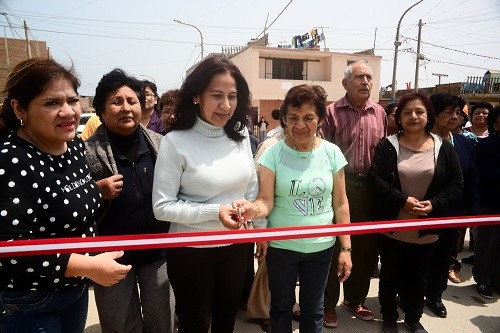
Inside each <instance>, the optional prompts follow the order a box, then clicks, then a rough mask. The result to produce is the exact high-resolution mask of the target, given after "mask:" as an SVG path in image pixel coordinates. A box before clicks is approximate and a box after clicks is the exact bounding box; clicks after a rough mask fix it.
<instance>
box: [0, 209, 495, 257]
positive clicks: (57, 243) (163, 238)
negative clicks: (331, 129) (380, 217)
mask: <svg viewBox="0 0 500 333" xmlns="http://www.w3.org/2000/svg"><path fill="white" fill-rule="evenodd" d="M492 224H500V215H481V216H460V217H448V218H435V219H411V220H395V221H377V222H359V223H351V224H331V225H324V226H308V227H289V228H265V229H253V230H221V231H207V232H192V233H165V234H141V235H121V236H98V237H91V238H79V237H76V238H50V239H31V240H15V241H0V257H13V256H28V255H41V254H50V253H84V252H102V251H115V250H142V249H155V248H170V247H183V246H203V245H216V244H233V243H251V242H258V241H270V240H283V239H297V238H311V237H322V236H338V235H347V234H349V235H357V234H370V233H380V232H388V231H403V230H415V229H436V228H454V227H465V226H483V225H492Z"/></svg>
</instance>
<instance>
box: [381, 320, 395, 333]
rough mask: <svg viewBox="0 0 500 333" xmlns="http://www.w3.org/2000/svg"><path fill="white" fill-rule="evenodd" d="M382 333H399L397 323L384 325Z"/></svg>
mask: <svg viewBox="0 0 500 333" xmlns="http://www.w3.org/2000/svg"><path fill="white" fill-rule="evenodd" d="M382 333H399V331H398V324H397V323H385V322H384V323H383V325H382Z"/></svg>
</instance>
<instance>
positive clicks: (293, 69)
mask: <svg viewBox="0 0 500 333" xmlns="http://www.w3.org/2000/svg"><path fill="white" fill-rule="evenodd" d="M272 68H273V69H272V71H273V72H272V78H273V79H282V80H283V79H284V80H303V70H304V61H303V60H299V59H279V58H274V59H273V67H272ZM266 77H267V75H266Z"/></svg>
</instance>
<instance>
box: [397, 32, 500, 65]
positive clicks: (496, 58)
mask: <svg viewBox="0 0 500 333" xmlns="http://www.w3.org/2000/svg"><path fill="white" fill-rule="evenodd" d="M406 38H408V39H410V40H413V41H418V40H417V39H416V38H412V37H406ZM420 43H422V44H427V45H432V46H434V47H439V48H442V49H445V50H449V51H454V52H459V53H463V54H467V55H472V56H476V57H482V58H488V59H494V60H500V58H498V57H492V56H486V55H482V54H477V53H472V52H467V51H462V50H457V49H452V48H451V47H446V46H441V45H436V44H433V43H429V42H422V41H420Z"/></svg>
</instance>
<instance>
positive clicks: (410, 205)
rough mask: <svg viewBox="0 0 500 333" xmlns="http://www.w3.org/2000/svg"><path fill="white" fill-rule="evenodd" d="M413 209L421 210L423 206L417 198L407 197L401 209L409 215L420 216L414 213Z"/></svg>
mask: <svg viewBox="0 0 500 333" xmlns="http://www.w3.org/2000/svg"><path fill="white" fill-rule="evenodd" d="M415 208H417V209H422V208H424V205H423V204H422V203H421V202H420V201H419V200H418V199H417V198H414V197H408V198H407V199H406V203H405V205H404V207H403V209H404V210H405V211H407V212H408V213H410V214H413V215H417V216H420V214H419V213H417V212H416V211H415Z"/></svg>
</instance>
